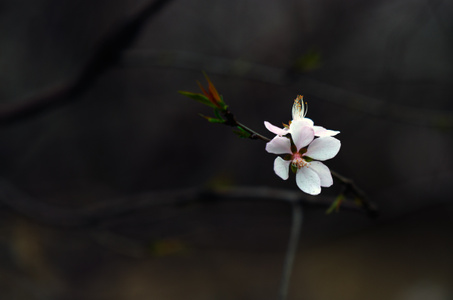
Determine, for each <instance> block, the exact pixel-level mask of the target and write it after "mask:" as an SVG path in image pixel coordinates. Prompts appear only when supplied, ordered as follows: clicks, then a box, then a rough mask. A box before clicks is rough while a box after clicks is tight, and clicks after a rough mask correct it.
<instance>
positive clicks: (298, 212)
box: [278, 202, 303, 300]
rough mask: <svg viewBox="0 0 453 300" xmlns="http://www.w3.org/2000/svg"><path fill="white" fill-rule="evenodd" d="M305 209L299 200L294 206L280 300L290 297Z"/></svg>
mask: <svg viewBox="0 0 453 300" xmlns="http://www.w3.org/2000/svg"><path fill="white" fill-rule="evenodd" d="M302 219H303V211H302V206H301V205H300V203H299V202H296V203H294V204H293V206H292V224H291V233H290V237H289V242H288V248H287V250H286V251H287V252H286V256H285V262H284V264H283V274H282V281H281V283H280V291H279V297H278V299H279V300H286V299H287V298H288V290H289V282H290V279H291V273H292V269H293V266H294V259H295V258H296V253H297V245H298V243H299V238H300V233H301V231H302Z"/></svg>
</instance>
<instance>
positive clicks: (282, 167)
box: [274, 156, 291, 180]
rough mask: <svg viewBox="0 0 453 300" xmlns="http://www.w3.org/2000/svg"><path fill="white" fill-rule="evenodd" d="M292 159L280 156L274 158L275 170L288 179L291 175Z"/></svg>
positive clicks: (281, 176) (282, 177)
mask: <svg viewBox="0 0 453 300" xmlns="http://www.w3.org/2000/svg"><path fill="white" fill-rule="evenodd" d="M290 164H291V161H289V160H284V159H283V158H281V157H280V156H279V157H277V158H276V159H275V160H274V172H275V174H277V176H278V177H280V178H281V179H283V180H286V179H288V177H289V165H290Z"/></svg>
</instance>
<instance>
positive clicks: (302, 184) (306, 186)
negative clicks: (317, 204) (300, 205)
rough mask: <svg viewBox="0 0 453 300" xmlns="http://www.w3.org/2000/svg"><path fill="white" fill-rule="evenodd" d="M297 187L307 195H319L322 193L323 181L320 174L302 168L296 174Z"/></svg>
mask: <svg viewBox="0 0 453 300" xmlns="http://www.w3.org/2000/svg"><path fill="white" fill-rule="evenodd" d="M296 183H297V186H298V187H299V188H300V189H301V190H302V191H303V192H305V193H307V194H310V195H318V194H319V193H321V180H320V179H319V176H318V174H317V173H316V172H315V171H313V170H311V169H309V168H305V167H304V168H300V169H299V170H297V173H296Z"/></svg>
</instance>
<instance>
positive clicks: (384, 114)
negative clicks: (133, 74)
mask: <svg viewBox="0 0 453 300" xmlns="http://www.w3.org/2000/svg"><path fill="white" fill-rule="evenodd" d="M167 56H168V57H171V59H164V58H165V57H167ZM125 60H126V63H127V64H130V65H137V66H160V67H166V68H180V69H186V70H194V71H197V72H199V70H204V71H206V72H208V73H211V74H219V75H223V76H232V77H238V78H244V79H248V80H255V81H260V82H265V83H269V84H275V85H282V86H285V85H291V84H292V85H297V86H302V87H303V89H304V94H305V95H309V96H311V97H316V98H320V99H322V100H323V101H326V102H330V103H333V104H335V105H338V106H341V107H346V108H349V109H353V110H356V111H359V112H361V113H365V114H367V115H371V116H374V117H378V118H384V119H389V120H392V121H396V122H399V123H406V124H413V125H417V126H427V127H434V128H438V129H443V130H452V129H453V112H451V111H442V110H434V109H425V108H424V109H419V108H416V107H410V106H407V105H401V104H398V103H394V102H389V101H384V100H381V99H377V98H374V97H368V96H365V95H361V94H358V93H355V92H351V91H348V90H345V89H343V88H341V87H337V86H334V85H331V84H327V83H324V82H321V81H319V80H316V79H313V78H310V77H309V76H306V75H303V74H294V73H291V72H290V71H289V70H288V69H283V68H275V67H270V66H265V65H260V64H256V63H252V62H248V61H244V60H233V59H226V58H222V57H215V56H206V55H200V54H196V53H185V52H171V53H152V52H149V51H138V50H134V51H131V52H129V53H128V54H127V55H125Z"/></svg>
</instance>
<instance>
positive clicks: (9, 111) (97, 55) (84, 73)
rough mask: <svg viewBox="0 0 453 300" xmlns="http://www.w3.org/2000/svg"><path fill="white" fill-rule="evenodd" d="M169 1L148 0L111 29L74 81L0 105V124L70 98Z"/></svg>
mask: <svg viewBox="0 0 453 300" xmlns="http://www.w3.org/2000/svg"><path fill="white" fill-rule="evenodd" d="M169 2H171V0H156V1H152V2H150V3H149V4H147V5H145V6H144V7H143V8H142V9H141V10H140V11H139V12H137V13H136V14H134V15H132V16H131V17H129V18H128V19H126V20H125V21H124V22H123V23H122V24H120V25H119V26H118V27H116V28H114V29H113V30H112V31H111V32H110V33H109V34H107V36H106V37H105V39H104V40H102V41H101V42H100V43H99V46H98V48H97V49H96V50H95V52H94V54H93V56H92V57H91V59H90V60H89V61H88V62H87V64H86V65H85V67H84V68H82V70H81V72H80V73H79V74H78V75H77V76H76V78H75V79H74V80H72V81H69V82H67V83H66V84H64V85H62V86H59V87H56V88H53V89H51V90H48V91H46V92H43V93H40V94H38V95H35V96H33V97H31V98H29V99H24V100H22V101H19V102H18V103H16V104H10V105H8V106H6V107H1V108H0V125H10V124H13V123H15V122H18V121H21V120H24V119H26V118H30V117H33V116H35V115H38V114H40V113H43V112H45V111H47V110H48V109H50V108H55V107H57V106H61V105H64V104H66V103H68V102H71V101H73V100H74V99H75V98H76V97H77V96H79V95H80V94H82V93H83V92H85V91H86V90H87V89H88V88H90V87H91V85H92V84H93V83H94V82H95V80H96V79H97V78H98V77H99V76H100V75H102V73H103V72H105V71H106V70H107V69H108V68H109V67H112V66H114V65H115V64H116V63H117V62H118V61H119V59H120V57H121V55H122V53H123V51H124V50H125V49H127V48H129V47H130V45H131V44H132V43H133V41H134V40H135V38H136V37H137V36H138V34H139V33H140V31H141V29H142V28H143V26H144V24H145V22H147V21H149V20H150V18H151V17H153V16H156V15H157V13H158V12H160V11H161V9H162V8H163V7H164V6H165V5H166V4H168V3H169Z"/></svg>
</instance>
